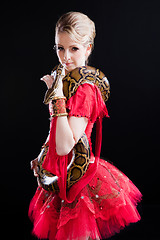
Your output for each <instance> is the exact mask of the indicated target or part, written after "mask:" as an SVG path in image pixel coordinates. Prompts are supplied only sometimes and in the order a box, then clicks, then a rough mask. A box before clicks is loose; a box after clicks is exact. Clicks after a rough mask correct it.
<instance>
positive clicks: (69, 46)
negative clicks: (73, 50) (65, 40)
mask: <svg viewBox="0 0 160 240" xmlns="http://www.w3.org/2000/svg"><path fill="white" fill-rule="evenodd" d="M55 45H59V46H61V47H64V46H63V45H62V44H60V43H58V44H55ZM75 45H76V43H75V44H74V45H71V46H69V47H74V46H75Z"/></svg>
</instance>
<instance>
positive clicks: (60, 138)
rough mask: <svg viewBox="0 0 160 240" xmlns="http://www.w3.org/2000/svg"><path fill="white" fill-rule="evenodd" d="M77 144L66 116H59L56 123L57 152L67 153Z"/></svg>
mask: <svg viewBox="0 0 160 240" xmlns="http://www.w3.org/2000/svg"><path fill="white" fill-rule="evenodd" d="M74 145H75V140H74V135H73V132H72V130H71V128H70V125H69V122H68V118H67V117H66V116H63V117H58V118H57V124H56V152H57V154H58V155H67V154H68V153H69V152H70V151H71V150H72V148H73V147H74Z"/></svg>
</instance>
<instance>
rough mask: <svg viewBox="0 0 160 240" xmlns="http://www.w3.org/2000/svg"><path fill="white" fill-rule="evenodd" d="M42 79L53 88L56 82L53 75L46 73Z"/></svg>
mask: <svg viewBox="0 0 160 240" xmlns="http://www.w3.org/2000/svg"><path fill="white" fill-rule="evenodd" d="M40 80H41V81H44V82H45V84H46V85H47V87H48V88H51V87H52V84H53V82H54V77H52V76H51V75H45V76H43V77H42V78H41V79H40Z"/></svg>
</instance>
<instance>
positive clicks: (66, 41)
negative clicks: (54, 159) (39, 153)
mask: <svg viewBox="0 0 160 240" xmlns="http://www.w3.org/2000/svg"><path fill="white" fill-rule="evenodd" d="M55 43H56V52H57V56H58V59H59V62H60V63H62V64H63V65H64V66H65V74H67V72H70V71H72V70H73V69H75V68H76V67H81V66H85V61H86V60H87V59H88V57H89V55H90V53H91V45H86V46H84V45H82V44H80V43H78V42H76V41H75V40H73V39H71V37H70V36H69V34H68V33H66V32H61V33H58V34H56V36H55ZM41 80H42V81H44V82H45V83H46V85H47V87H48V88H51V86H52V83H53V81H54V78H53V77H52V76H50V75H45V76H44V77H42V78H41ZM56 96H64V94H63V90H62V79H61V80H60V84H59V86H58V88H57V91H56ZM50 111H52V106H51V105H50ZM87 123H88V119H87V118H85V117H73V116H72V117H66V116H63V117H58V118H57V126H56V152H57V154H58V155H60V156H63V155H67V154H68V153H69V152H70V151H71V150H72V148H73V147H74V145H75V144H76V143H77V142H78V140H79V139H80V138H81V136H82V135H83V133H84V131H85V129H86V126H87ZM48 138H49V137H48ZM46 141H48V139H47V140H46ZM37 161H38V158H36V159H34V160H33V161H31V169H32V170H33V172H34V176H35V177H38V174H37Z"/></svg>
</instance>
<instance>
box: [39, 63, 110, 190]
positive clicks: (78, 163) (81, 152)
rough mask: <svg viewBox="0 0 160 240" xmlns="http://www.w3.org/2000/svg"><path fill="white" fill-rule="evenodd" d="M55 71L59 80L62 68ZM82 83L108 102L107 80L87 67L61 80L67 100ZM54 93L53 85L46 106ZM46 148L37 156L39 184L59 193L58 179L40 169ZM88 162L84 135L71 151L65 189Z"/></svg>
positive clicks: (46, 97) (87, 148) (86, 141)
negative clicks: (97, 91)
mask: <svg viewBox="0 0 160 240" xmlns="http://www.w3.org/2000/svg"><path fill="white" fill-rule="evenodd" d="M55 69H57V70H56V71H57V72H58V73H59V74H58V78H59V76H60V73H61V72H62V70H63V66H62V65H59V66H58V67H57V68H54V70H55ZM56 80H57V78H56ZM56 80H55V81H56ZM57 82H58V80H57ZM57 82H56V84H57ZM84 83H89V84H95V85H97V86H98V88H99V89H100V91H101V94H102V98H103V100H104V101H105V102H106V101H107V100H108V97H109V94H110V86H109V82H108V80H107V78H106V77H105V75H104V74H103V73H102V72H101V71H100V70H99V69H96V68H93V67H89V66H85V67H80V68H75V69H74V70H73V71H71V72H69V73H68V74H67V75H66V76H65V77H64V78H63V92H64V95H65V97H66V98H67V100H69V99H70V98H71V97H72V96H73V95H74V94H75V93H76V91H77V89H78V87H79V86H80V85H81V84H84ZM54 91H55V88H54V85H53V87H52V88H51V89H49V90H48V91H47V92H46V95H45V100H44V102H45V103H46V104H48V103H49V101H50V99H51V98H52V97H53V96H54ZM48 148H49V146H48V145H45V146H44V148H43V149H42V150H41V152H40V154H39V158H38V167H39V172H38V174H39V182H40V184H41V186H42V187H43V188H44V189H45V190H48V191H53V192H56V191H59V187H58V177H57V176H55V175H53V174H51V173H50V172H48V171H46V170H45V169H43V168H42V164H43V162H44V159H45V157H46V154H47V152H48ZM89 161H90V147H89V142H88V139H87V136H86V134H85V133H84V134H83V136H82V137H81V138H80V139H79V141H78V143H77V144H76V145H75V146H74V148H73V149H72V159H71V161H70V163H69V165H68V167H67V189H69V188H70V187H71V186H72V185H73V184H74V183H76V182H77V181H79V179H81V178H82V177H83V175H84V174H85V172H86V171H87V168H88V166H89Z"/></svg>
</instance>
